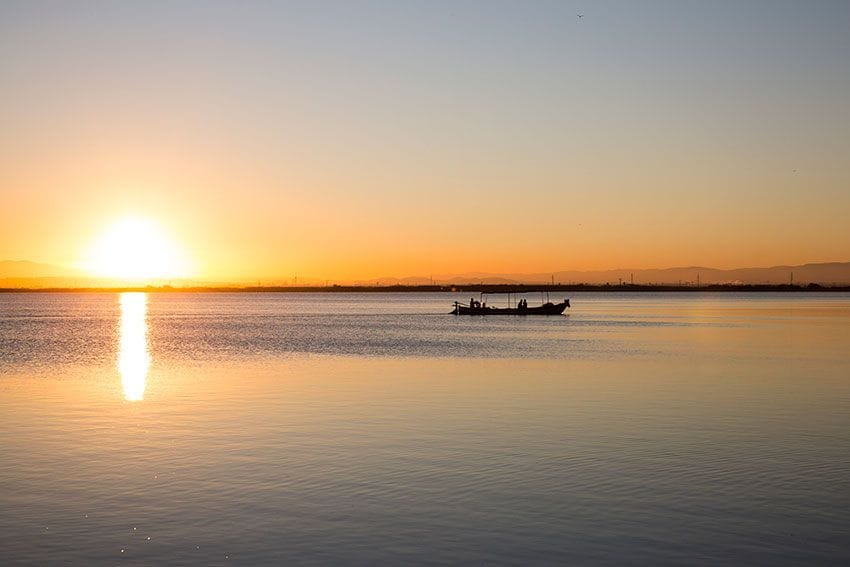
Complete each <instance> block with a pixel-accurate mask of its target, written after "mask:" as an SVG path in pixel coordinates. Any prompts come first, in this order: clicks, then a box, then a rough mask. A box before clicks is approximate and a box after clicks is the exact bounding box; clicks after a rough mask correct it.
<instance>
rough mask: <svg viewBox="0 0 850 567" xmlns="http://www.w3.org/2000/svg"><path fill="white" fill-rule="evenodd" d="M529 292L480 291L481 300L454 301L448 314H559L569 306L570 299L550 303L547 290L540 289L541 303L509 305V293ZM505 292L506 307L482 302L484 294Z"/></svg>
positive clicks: (523, 292)
mask: <svg viewBox="0 0 850 567" xmlns="http://www.w3.org/2000/svg"><path fill="white" fill-rule="evenodd" d="M520 293H522V294H525V293H530V292H528V291H524V290H523V291H499V292H486V291H485V292H482V293H481V301H475V300H473V299H470V301H469V304H465V303H461V302H459V301H455V303H454V309H452V311H451V312H450V313H449V314H450V315H560V314H561V313H563V312H564V311H565V310H566V309H567V307H569V306H570V300H569V299H564V301H563V302H561V303H552V302H551V301H548V296H549V292H548V291H542V292H540V293H541V294H543V293H545V294H546V299H547V301H545V302H544V303H543V304H542V305H538V306H536V307H528V306H527V305H523V304H517V305H516V306H515V307H514V306H511V305H512V304H511V295H515V294H520ZM495 294H506V295H507V296H508V307H493V306H492V305H487V303H486V302H484V296H485V295H495Z"/></svg>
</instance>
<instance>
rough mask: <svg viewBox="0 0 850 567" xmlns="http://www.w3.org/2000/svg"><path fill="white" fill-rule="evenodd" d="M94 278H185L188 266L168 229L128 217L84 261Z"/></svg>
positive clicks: (107, 233) (92, 249) (107, 234)
mask: <svg viewBox="0 0 850 567" xmlns="http://www.w3.org/2000/svg"><path fill="white" fill-rule="evenodd" d="M84 267H85V269H86V271H88V272H89V273H91V274H92V275H93V276H98V277H106V278H120V279H127V280H138V279H167V278H182V277H186V276H187V275H188V265H187V261H186V258H185V257H184V255H183V253H182V251H181V250H180V248H179V247H178V246H177V245H176V244H175V243H174V241H173V240H172V239H171V238H170V237H169V235H168V234H167V233H166V232H165V230H164V229H163V228H162V227H161V226H160V225H159V224H158V223H156V222H155V221H153V220H150V219H147V218H139V217H132V218H124V219H121V220H119V221H117V222H115V223H114V224H112V225H111V226H109V227H108V228H107V229H106V230H105V231H104V232H103V233H102V234H101V235H100V236H99V237H98V238H97V239H96V240H95V242H94V243H93V244H92V246H91V248H90V249H89V252H88V255H87V258H86V260H85V262H84Z"/></svg>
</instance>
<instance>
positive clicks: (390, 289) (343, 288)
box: [0, 283, 850, 293]
mask: <svg viewBox="0 0 850 567" xmlns="http://www.w3.org/2000/svg"><path fill="white" fill-rule="evenodd" d="M126 291H145V292H164V293H169V292H179V293H186V292H194V293H209V292H224V293H233V292H243V293H244V292H248V293H268V292H289V293H354V292H356V293H423V292H472V293H481V292H487V293H496V292H502V293H505V292H508V291H511V292H516V293H532V292H540V291H544V292H561V291H565V292H571V291H593V292H611V293H629V292H671V291H679V292H706V291H712V292H812V291H829V292H835V291H845V292H846V291H850V285H820V284H816V283H810V284H806V285H796V284H707V285H701V286H695V285H666V284H657V285H655V284H627V283H623V284H569V285H561V284H556V285H541V284H525V285H518V284H457V285H386V286H351V285H332V286H323V287H320V286H250V287H172V286H167V285H166V286H145V287H62V288H60V287H54V288H0V293H24V292H39V293H58V292H75V293H78V292H99V293H106V292H109V293H117V292H126Z"/></svg>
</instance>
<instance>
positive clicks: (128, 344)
mask: <svg viewBox="0 0 850 567" xmlns="http://www.w3.org/2000/svg"><path fill="white" fill-rule="evenodd" d="M120 302H121V345H120V349H119V351H118V371H119V372H120V373H121V386H122V387H123V389H124V398H125V399H126V400H127V401H130V402H137V401H141V400H142V399H143V398H144V396H145V379H146V378H147V375H148V369H149V368H150V364H151V357H150V353H149V352H148V324H147V321H146V315H147V310H148V296H147V294H146V293H143V292H126V293H122V294H121V296H120Z"/></svg>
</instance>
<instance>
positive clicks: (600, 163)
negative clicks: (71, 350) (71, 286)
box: [0, 3, 850, 280]
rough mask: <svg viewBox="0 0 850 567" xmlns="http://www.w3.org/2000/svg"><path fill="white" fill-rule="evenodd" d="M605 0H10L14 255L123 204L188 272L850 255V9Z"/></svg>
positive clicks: (41, 253)
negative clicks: (410, 0) (77, 0)
mask: <svg viewBox="0 0 850 567" xmlns="http://www.w3.org/2000/svg"><path fill="white" fill-rule="evenodd" d="M605 6H606V7H605V8H602V7H600V8H598V9H596V11H591V10H589V9H587V8H584V9H583V10H582V11H584V12H587V13H586V15H585V17H584V18H582V19H581V20H580V21H579V20H578V19H577V18H575V11H576V10H574V9H573V7H572V6H570V5H568V4H567V3H563V4H561V5H555V6H549V5H542V4H541V5H539V6H536V7H535V8H534V9H531V8H530V7H528V6H523V5H521V4H520V5H508V6H499V7H498V8H496V7H493V6H492V5H491V4H488V3H482V4H476V3H470V4H467V5H464V6H460V7H458V8H457V10H456V11H455V12H454V13H453V15H452V16H451V17H450V16H449V15H448V14H446V13H445V10H444V9H443V8H442V7H440V6H438V5H433V6H429V5H427V4H426V5H424V6H414V5H410V4H405V5H403V6H395V7H390V8H387V7H386V6H377V5H375V6H372V5H370V4H364V5H363V6H362V7H361V8H362V9H361V10H358V11H352V10H350V9H349V8H347V7H346V5H345V4H342V5H324V6H322V8H314V7H305V6H302V7H284V6H267V5H262V4H259V5H248V6H244V7H241V8H239V9H237V8H236V7H234V6H232V5H228V4H217V3H210V4H208V5H191V4H175V5H169V6H155V5H153V6H148V5H146V4H141V3H140V4H138V5H121V6H118V5H106V6H104V7H103V10H100V11H98V13H89V12H86V11H85V10H83V9H82V8H81V6H76V7H75V6H74V5H72V4H70V3H69V4H60V5H32V4H29V3H20V4H4V5H3V7H0V37H2V40H0V54H2V55H0V87H2V91H3V93H4V94H3V103H2V105H0V196H2V207H0V259H27V260H32V261H37V262H44V263H51V264H59V265H65V266H76V265H79V264H80V263H81V262H83V261H84V256H85V254H86V250H87V248H88V247H89V246H90V243H91V242H92V241H93V240H96V239H97V238H98V237H99V236H98V235H99V234H102V233H103V231H104V230H106V228H107V227H108V226H109V225H110V223H113V222H114V221H115V220H116V219H119V218H122V217H125V216H128V215H129V216H143V217H148V218H151V219H155V220H156V222H158V223H159V224H160V225H161V226H162V227H163V228H164V230H165V231H167V232H168V233H169V234H170V235H171V238H172V239H173V240H174V242H175V243H176V245H177V246H179V247H180V248H181V249H182V250H183V251H184V252H185V255H186V256H188V257H189V258H190V259H191V265H192V274H191V275H192V276H194V277H195V278H198V279H242V278H246V279H247V278H275V277H277V278H291V277H293V276H294V275H299V276H301V277H302V278H307V277H313V278H317V279H326V278H327V279H331V280H334V279H340V280H342V279H368V278H374V277H380V276H407V275H422V276H428V275H431V274H440V273H458V272H468V271H489V272H537V271H539V272H546V271H554V270H563V269H576V270H592V269H606V268H617V267H628V268H636V269H637V268H649V267H667V266H679V265H694V264H700V265H708V266H713V267H718V268H732V267H740V266H767V265H775V264H796V263H805V262H818V261H847V260H850V223H848V222H847V215H848V212H850V191H848V188H850V142H848V140H850V138H848V134H847V132H850V113H848V112H847V107H846V93H847V92H850V70H848V69H850V67H848V66H847V64H846V62H847V61H848V60H850V40H848V34H846V29H844V26H843V24H841V23H842V22H846V21H848V19H847V16H848V11H850V9H848V7H847V6H844V5H840V4H836V5H830V6H823V7H822V8H823V9H821V10H820V11H817V10H815V11H812V10H807V9H806V7H805V6H802V5H800V6H797V7H795V6H786V5H783V6H776V5H775V4H772V3H769V4H766V5H764V7H763V8H764V9H763V10H762V11H759V10H755V9H753V8H752V7H748V8H746V9H743V10H742V9H741V7H740V6H736V7H734V11H735V14H734V17H731V15H730V14H728V13H724V9H722V8H718V6H704V7H699V6H669V5H668V6H664V7H663V8H662V7H652V6H650V7H642V8H641V9H640V10H636V9H635V8H634V7H632V6H631V5H630V4H629V3H614V4H611V5H607V4H606V5H605ZM729 9H732V7H731V6H730V7H729ZM765 11H766V13H767V14H769V15H770V16H771V17H764V16H765ZM669 12H672V14H670V13H669Z"/></svg>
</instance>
